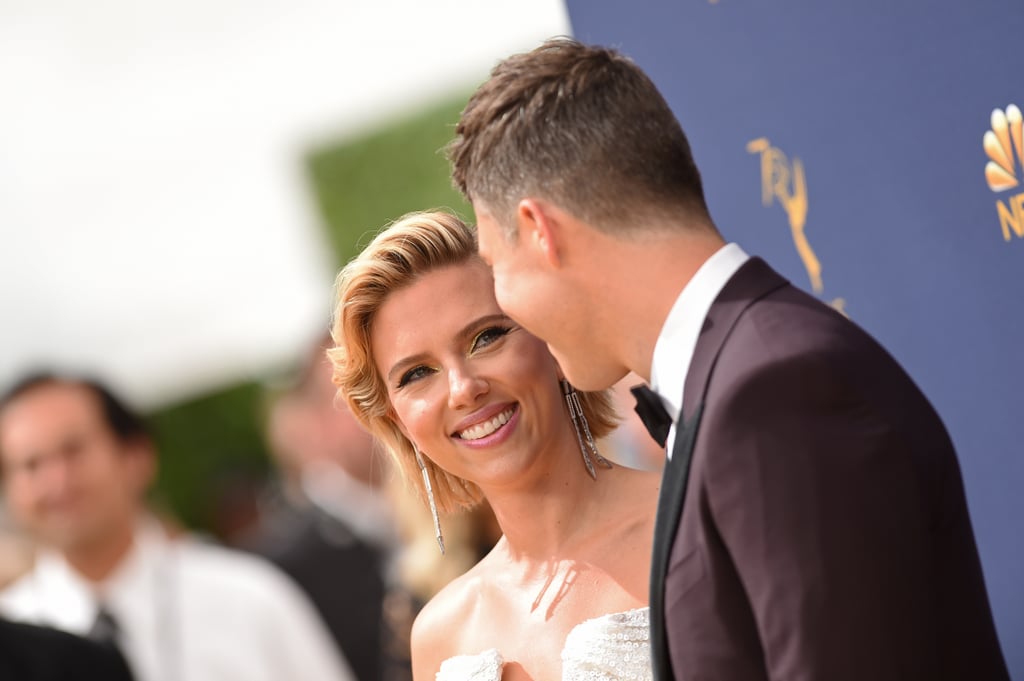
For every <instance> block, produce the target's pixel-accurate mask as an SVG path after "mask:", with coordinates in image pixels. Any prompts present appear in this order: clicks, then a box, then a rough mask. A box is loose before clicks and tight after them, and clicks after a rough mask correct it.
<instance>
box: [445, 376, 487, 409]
mask: <svg viewBox="0 0 1024 681" xmlns="http://www.w3.org/2000/svg"><path fill="white" fill-rule="evenodd" d="M487 390H488V385H487V381H486V380H484V379H483V378H481V377H480V376H479V375H477V374H476V373H474V372H472V371H470V370H469V367H467V366H458V367H453V368H451V369H449V370H448V406H449V407H450V408H452V409H459V408H460V407H462V408H465V407H471V406H473V405H474V404H476V402H477V400H479V399H480V397H481V396H482V395H484V394H485V393H486V392H487Z"/></svg>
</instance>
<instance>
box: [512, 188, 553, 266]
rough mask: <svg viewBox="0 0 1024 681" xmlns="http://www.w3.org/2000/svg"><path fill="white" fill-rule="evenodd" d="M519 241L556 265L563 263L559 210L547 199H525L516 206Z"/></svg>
mask: <svg viewBox="0 0 1024 681" xmlns="http://www.w3.org/2000/svg"><path fill="white" fill-rule="evenodd" d="M516 225H517V226H518V228H519V243H520V245H521V246H525V247H527V248H530V249H532V250H534V251H535V252H536V253H538V254H539V255H540V256H541V257H543V258H544V259H545V260H546V261H547V262H548V263H549V264H551V265H552V266H554V267H558V266H559V265H561V260H562V258H561V248H560V247H561V238H560V237H561V230H560V227H561V224H560V220H559V215H558V211H557V210H555V208H554V207H553V206H551V205H550V204H549V203H547V202H545V201H541V200H538V199H523V200H522V201H520V202H519V205H518V206H516Z"/></svg>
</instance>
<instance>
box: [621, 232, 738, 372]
mask: <svg viewBox="0 0 1024 681" xmlns="http://www.w3.org/2000/svg"><path fill="white" fill-rule="evenodd" d="M722 245H723V242H722V241H721V239H720V238H719V237H717V235H713V234H708V235H703V234H700V233H698V234H686V233H684V234H683V235H681V236H678V237H672V236H668V237H664V238H661V239H656V240H652V241H650V242H643V241H639V242H633V243H625V244H620V245H619V246H618V252H617V253H615V252H611V253H612V255H610V256H609V259H608V262H607V265H606V266H605V267H604V271H605V277H604V278H603V279H602V281H603V283H604V289H603V295H604V296H605V298H604V300H605V301H606V308H607V309H608V311H609V314H611V315H612V317H611V321H613V322H614V325H618V328H628V329H630V331H631V332H630V333H629V334H616V335H615V336H612V337H613V338H616V337H617V338H618V342H619V343H620V346H619V347H618V349H617V354H618V355H619V357H620V358H621V360H622V362H623V364H624V365H625V366H626V367H627V368H628V369H630V370H631V371H632V372H633V373H635V374H637V375H638V376H640V377H641V378H643V379H644V380H645V381H648V382H649V381H650V378H651V377H650V371H651V359H652V358H653V356H654V346H655V344H656V342H657V339H658V335H659V334H660V332H661V330H662V327H663V325H664V323H665V320H666V318H667V317H668V314H669V311H670V310H671V309H672V306H673V305H674V304H675V301H676V298H678V296H679V294H680V292H681V291H682V290H683V288H684V287H685V286H686V285H687V284H688V283H689V282H690V280H691V279H692V278H693V275H694V274H695V273H696V272H697V270H698V269H700V266H701V265H703V264H704V263H705V262H706V261H707V260H708V258H710V257H711V256H712V255H714V253H715V252H716V251H717V250H718V249H719V248H721V247H722ZM612 257H615V258H617V261H618V262H617V263H615V262H613V260H612ZM641 300H642V301H643V304H642V305H641V304H638V301H641ZM614 325H611V324H610V325H609V331H610V330H611V329H613V328H614Z"/></svg>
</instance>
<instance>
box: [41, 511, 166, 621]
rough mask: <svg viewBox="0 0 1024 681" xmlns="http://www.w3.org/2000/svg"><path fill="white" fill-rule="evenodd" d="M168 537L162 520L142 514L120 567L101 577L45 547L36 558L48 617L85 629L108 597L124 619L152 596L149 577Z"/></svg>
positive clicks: (109, 605) (111, 607)
mask: <svg viewBox="0 0 1024 681" xmlns="http://www.w3.org/2000/svg"><path fill="white" fill-rule="evenodd" d="M166 542H167V538H166V535H165V533H164V530H163V528H162V527H160V525H159V523H158V522H157V521H156V520H155V519H153V518H151V517H148V516H143V517H142V518H140V519H139V521H138V523H137V525H136V531H135V534H134V536H133V544H132V547H131V549H129V551H128V553H127V554H126V555H125V557H124V558H123V559H122V560H121V562H120V563H118V565H117V567H116V568H115V569H114V571H113V572H112V573H111V574H110V575H109V576H108V577H107V578H106V579H104V580H103V581H102V582H99V583H96V582H91V581H90V580H88V579H86V578H85V577H83V576H82V575H81V574H79V573H78V572H77V571H76V570H75V569H74V568H73V567H72V566H71V564H70V563H68V562H67V560H66V559H65V558H64V557H63V556H62V555H60V554H59V553H58V552H56V551H54V550H52V549H41V550H40V551H39V553H38V555H37V558H36V568H35V571H34V574H33V577H32V578H33V579H34V580H36V586H35V588H38V589H39V592H38V593H39V597H41V598H45V599H46V600H47V602H48V606H46V607H44V610H45V612H46V613H47V619H48V620H49V619H55V620H56V621H54V622H52V623H53V624H55V625H57V626H59V627H60V628H65V629H68V630H70V631H74V632H77V633H85V632H86V631H88V629H89V627H90V626H92V623H93V621H94V620H95V618H96V612H97V607H98V606H99V604H100V603H101V602H102V603H103V604H104V606H105V607H106V608H108V609H109V610H110V612H111V613H112V614H113V615H114V617H115V618H118V619H120V620H122V624H123V620H124V619H127V618H128V613H129V612H130V611H131V610H132V609H133V605H134V604H137V603H138V601H139V599H144V598H146V595H145V594H146V593H147V591H148V589H149V588H150V585H149V584H147V581H148V580H149V579H150V578H151V573H152V572H153V571H154V569H156V567H157V566H158V565H159V564H160V562H161V560H162V559H161V554H162V553H163V546H164V545H165V544H166Z"/></svg>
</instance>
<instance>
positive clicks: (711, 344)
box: [650, 258, 788, 681]
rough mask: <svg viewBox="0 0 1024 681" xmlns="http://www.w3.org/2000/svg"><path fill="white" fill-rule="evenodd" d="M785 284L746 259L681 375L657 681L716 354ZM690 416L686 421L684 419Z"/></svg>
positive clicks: (655, 631)
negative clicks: (669, 580) (670, 576)
mask: <svg viewBox="0 0 1024 681" xmlns="http://www.w3.org/2000/svg"><path fill="white" fill-rule="evenodd" d="M787 283H788V282H787V281H786V280H785V279H784V278H783V277H781V276H779V275H778V274H777V273H776V272H775V271H774V270H772V269H771V268H770V267H768V265H767V264H766V263H765V262H764V261H763V260H761V259H760V258H751V259H750V260H748V261H747V262H746V263H744V265H743V266H742V267H740V269H739V270H737V272H736V274H734V275H733V276H732V278H731V279H729V281H728V282H727V283H726V285H725V286H724V287H723V288H722V291H721V292H720V293H719V294H718V297H717V298H715V302H714V303H713V304H712V305H711V308H710V309H709V310H708V314H707V317H706V318H705V320H704V325H703V326H702V327H701V333H700V336H699V338H698V339H697V346H696V348H695V349H694V353H693V358H692V359H691V361H690V368H689V371H688V372H687V374H686V383H685V390H684V393H683V409H682V411H681V412H680V414H679V418H678V419H677V420H676V437H675V441H674V443H673V447H672V458H671V459H670V460H669V461H668V463H666V465H665V471H664V473H663V475H662V481H661V493H660V495H659V497H658V511H657V515H656V516H655V522H654V547H653V551H652V556H651V585H650V602H651V653H652V656H653V660H652V663H653V669H654V678H655V680H656V681H670V680H671V679H674V674H673V670H672V664H671V660H670V659H669V651H668V637H667V632H666V627H665V578H666V576H667V573H668V562H669V557H670V556H671V554H672V547H673V544H674V543H675V538H676V535H677V533H678V532H677V531H678V528H679V525H680V523H681V522H682V520H681V516H682V512H683V506H684V505H685V502H686V488H687V484H688V482H689V477H690V462H691V460H692V458H693V452H694V448H695V446H696V443H697V431H698V429H699V427H700V419H701V416H702V415H703V413H704V405H705V396H706V393H707V386H708V383H709V381H710V378H711V373H712V370H713V368H714V365H715V362H716V361H717V360H718V355H719V352H720V351H721V349H722V346H723V345H724V344H725V341H726V339H727V338H728V336H729V333H730V332H731V331H732V328H733V327H734V326H735V324H736V321H737V320H738V319H739V318H740V315H741V314H742V313H743V311H744V310H746V309H747V308H748V307H749V306H750V305H752V304H753V303H754V302H755V301H756V300H758V299H759V298H762V297H764V296H766V295H768V294H769V293H771V292H772V291H775V290H776V289H778V288H781V287H782V286H785V285H786V284H787ZM687 414H691V416H690V418H689V419H687V418H686V415H687Z"/></svg>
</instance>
